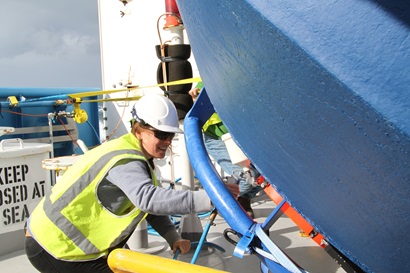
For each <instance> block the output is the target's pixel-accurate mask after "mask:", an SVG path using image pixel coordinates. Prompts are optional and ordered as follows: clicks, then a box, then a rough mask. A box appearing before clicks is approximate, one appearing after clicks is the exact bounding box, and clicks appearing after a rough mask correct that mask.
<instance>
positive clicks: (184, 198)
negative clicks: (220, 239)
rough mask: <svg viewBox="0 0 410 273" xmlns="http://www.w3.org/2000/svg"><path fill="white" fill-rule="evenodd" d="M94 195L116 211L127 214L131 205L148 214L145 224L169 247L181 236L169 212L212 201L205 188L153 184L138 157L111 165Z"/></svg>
mask: <svg viewBox="0 0 410 273" xmlns="http://www.w3.org/2000/svg"><path fill="white" fill-rule="evenodd" d="M97 194H98V198H99V199H100V201H101V202H102V203H103V204H104V206H105V207H107V208H108V209H110V210H112V211H113V212H115V213H116V214H121V213H127V212H128V209H129V207H130V206H132V205H133V206H135V207H137V208H139V209H140V210H142V211H144V212H146V213H148V214H149V215H148V216H147V218H146V219H147V221H148V223H149V224H150V225H151V226H152V227H153V228H154V229H155V230H156V231H157V232H158V233H159V234H160V235H161V236H162V237H164V239H165V240H166V241H167V242H168V244H169V245H170V246H172V245H173V243H174V242H175V241H176V240H178V239H180V236H179V235H178V233H177V232H176V230H175V227H174V225H173V223H172V222H171V221H170V219H169V217H168V215H172V214H190V213H197V212H205V211H209V210H211V209H212V205H211V201H210V199H209V197H208V195H207V194H206V192H204V191H185V190H183V191H182V190H172V189H164V188H162V187H156V186H154V185H153V183H152V179H151V176H150V172H149V169H148V166H147V164H146V163H145V162H143V161H139V160H137V161H130V162H126V163H125V164H118V165H117V166H115V167H113V168H112V169H111V170H110V171H109V173H108V175H107V177H106V179H105V181H103V182H102V183H101V187H100V188H99V190H98V191H97ZM130 202H131V203H132V204H131V203H130Z"/></svg>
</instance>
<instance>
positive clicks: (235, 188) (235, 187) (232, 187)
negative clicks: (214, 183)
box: [225, 183, 239, 199]
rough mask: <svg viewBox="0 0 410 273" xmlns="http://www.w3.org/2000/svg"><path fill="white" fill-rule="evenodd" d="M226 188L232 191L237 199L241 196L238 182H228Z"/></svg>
mask: <svg viewBox="0 0 410 273" xmlns="http://www.w3.org/2000/svg"><path fill="white" fill-rule="evenodd" d="M225 186H226V188H227V189H228V190H229V191H230V192H231V194H232V195H233V197H234V198H235V199H238V196H239V186H238V185H237V184H232V183H226V184H225Z"/></svg>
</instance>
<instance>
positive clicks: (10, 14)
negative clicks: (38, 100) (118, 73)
mask: <svg viewBox="0 0 410 273" xmlns="http://www.w3.org/2000/svg"><path fill="white" fill-rule="evenodd" d="M0 37H1V39H0V64H1V65H0V87H5V86H7V87H11V86H16V87H17V86H24V87H66V86H69V87H76V86H81V87H99V86H101V72H100V51H99V31H98V11H97V0H93V1H91V0H85V1H83V0H70V1H55V0H36V1H31V0H20V1H14V0H2V3H1V8H0Z"/></svg>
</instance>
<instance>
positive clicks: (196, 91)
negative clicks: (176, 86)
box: [188, 87, 201, 102]
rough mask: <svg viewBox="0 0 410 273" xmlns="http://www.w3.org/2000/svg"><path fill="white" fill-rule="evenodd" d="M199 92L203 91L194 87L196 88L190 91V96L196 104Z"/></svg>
mask: <svg viewBox="0 0 410 273" xmlns="http://www.w3.org/2000/svg"><path fill="white" fill-rule="evenodd" d="M199 91H201V90H199V88H196V87H194V88H192V89H191V90H189V91H188V94H189V95H191V97H192V100H193V101H194V102H195V101H196V98H197V97H198V95H199Z"/></svg>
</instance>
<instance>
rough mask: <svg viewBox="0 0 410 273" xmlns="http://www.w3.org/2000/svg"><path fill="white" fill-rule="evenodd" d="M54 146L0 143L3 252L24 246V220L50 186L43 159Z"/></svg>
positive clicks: (0, 238)
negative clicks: (42, 164) (43, 166)
mask: <svg viewBox="0 0 410 273" xmlns="http://www.w3.org/2000/svg"><path fill="white" fill-rule="evenodd" d="M52 149H53V147H52V145H51V144H44V143H25V142H23V141H22V140H21V139H5V140H2V141H1V142H0V245H1V246H2V247H1V249H0V255H3V254H5V253H10V252H12V251H16V250H19V249H22V248H23V243H24V232H23V227H24V223H25V221H26V220H27V218H28V216H29V215H30V213H31V212H32V211H33V209H34V208H35V206H36V205H37V204H38V202H39V201H40V200H41V198H42V197H43V196H44V195H45V194H46V193H48V192H49V191H50V189H51V177H50V172H49V171H47V170H44V169H43V168H42V167H41V162H42V161H43V160H44V159H47V158H50V153H51V151H52Z"/></svg>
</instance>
